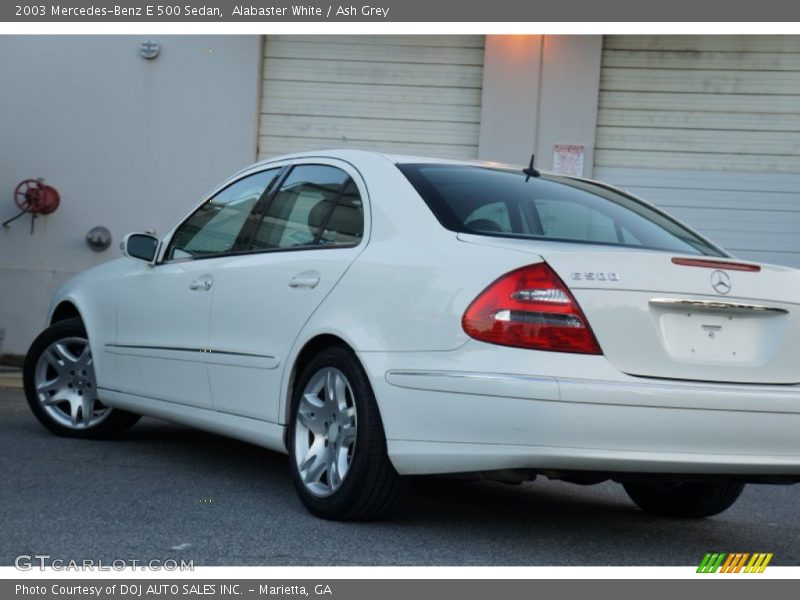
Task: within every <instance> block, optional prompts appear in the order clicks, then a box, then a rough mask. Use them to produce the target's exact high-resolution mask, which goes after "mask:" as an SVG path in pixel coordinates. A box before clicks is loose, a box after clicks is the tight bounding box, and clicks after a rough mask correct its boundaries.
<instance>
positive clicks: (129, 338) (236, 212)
mask: <svg viewBox="0 0 800 600" xmlns="http://www.w3.org/2000/svg"><path fill="white" fill-rule="evenodd" d="M279 171H280V169H270V170H265V171H261V172H258V173H254V174H251V175H248V176H246V177H244V178H242V179H239V180H237V181H235V182H234V183H232V184H231V185H228V186H227V187H225V188H224V189H223V190H221V191H220V192H218V193H217V194H215V195H214V196H213V197H212V198H211V199H209V200H207V201H206V202H204V203H203V204H202V205H201V206H200V207H199V208H198V209H197V210H196V211H194V212H193V213H192V214H191V215H190V216H189V217H187V218H186V219H185V220H184V221H183V223H181V224H180V225H179V226H178V227H177V228H176V229H175V231H174V233H173V235H172V236H171V239H170V242H169V244H168V246H167V249H166V251H165V252H164V253H163V255H162V259H161V262H160V263H159V264H156V265H154V266H153V265H149V264H145V263H142V264H141V266H140V267H139V268H137V269H135V270H133V271H131V272H130V273H128V274H127V276H126V277H124V278H123V281H122V283H121V290H120V295H119V301H118V304H117V338H116V343H115V344H114V353H115V354H116V361H117V369H118V373H119V387H120V391H123V392H127V393H131V394H137V395H141V396H146V397H149V398H156V399H160V400H166V401H169V402H176V403H180V404H188V405H193V406H199V407H203V408H211V407H212V401H211V393H210V389H209V385H208V374H207V369H206V351H207V349H208V318H209V310H210V307H211V299H212V297H213V293H214V283H215V274H216V271H217V270H218V269H219V268H220V266H221V265H223V264H224V262H225V260H227V259H228V257H229V256H230V255H231V253H233V252H235V251H236V250H237V249H238V247H237V241H238V240H239V234H240V232H241V231H242V230H243V229H244V228H245V225H246V223H247V221H248V219H249V218H252V214H251V213H252V211H253V209H254V208H255V206H256V205H257V203H258V201H259V199H260V198H261V197H262V196H264V195H265V192H266V190H267V189H268V187H269V185H270V183H271V182H273V181H274V180H275V179H276V176H277V175H278V173H279Z"/></svg>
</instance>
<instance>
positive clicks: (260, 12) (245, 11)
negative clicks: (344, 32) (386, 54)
mask: <svg viewBox="0 0 800 600" xmlns="http://www.w3.org/2000/svg"><path fill="white" fill-rule="evenodd" d="M231 14H232V16H234V17H289V16H292V17H325V18H329V17H358V16H362V17H382V18H384V19H386V18H388V16H389V7H381V6H372V5H369V4H363V5H361V6H355V5H346V4H331V5H329V6H328V7H320V6H309V5H304V4H293V5H292V6H252V5H246V4H237V5H235V6H234V7H233V11H232V13H231Z"/></svg>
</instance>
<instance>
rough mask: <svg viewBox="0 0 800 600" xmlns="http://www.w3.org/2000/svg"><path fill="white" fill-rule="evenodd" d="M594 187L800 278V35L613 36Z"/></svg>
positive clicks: (608, 44)
mask: <svg viewBox="0 0 800 600" xmlns="http://www.w3.org/2000/svg"><path fill="white" fill-rule="evenodd" d="M603 46H604V47H603V63H602V74H601V83H600V106H599V112H598V127H597V141H596V148H595V177H597V178H598V179H604V180H606V181H609V182H612V183H616V184H618V185H621V186H622V187H625V188H627V189H630V190H631V191H632V192H634V193H637V194H639V195H641V196H643V197H644V198H646V199H649V200H651V201H653V202H655V203H656V204H658V205H660V206H662V207H664V208H665V209H667V210H668V211H670V212H671V213H673V214H675V215H676V216H677V217H679V218H681V219H683V220H684V221H686V222H687V223H689V224H690V225H692V226H694V227H695V228H696V229H698V230H700V231H701V232H703V233H705V234H707V235H708V236H709V237H711V238H712V239H714V240H715V241H717V242H718V243H720V244H721V245H722V246H724V247H725V248H726V249H728V250H729V251H731V252H732V253H733V254H735V255H737V256H741V257H742V258H749V259H752V260H760V261H765V262H774V263H779V264H787V265H792V266H798V267H800V191H799V190H800V36H606V37H605V38H604V45H603Z"/></svg>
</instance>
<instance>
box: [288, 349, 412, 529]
mask: <svg viewBox="0 0 800 600" xmlns="http://www.w3.org/2000/svg"><path fill="white" fill-rule="evenodd" d="M287 441H288V444H287V445H288V449H289V455H290V457H291V460H290V464H291V471H292V478H293V480H294V483H295V487H296V488H297V492H298V494H299V495H300V499H301V500H302V502H303V504H304V505H305V506H306V508H308V509H309V510H310V511H311V512H312V513H313V514H315V515H317V516H318V517H322V518H325V519H334V520H342V521H356V520H370V519H377V518H381V517H384V516H387V515H388V514H389V513H390V512H391V511H392V510H393V509H395V508H396V507H397V505H398V504H399V501H400V498H401V495H402V492H403V489H404V487H405V482H404V481H403V480H402V478H401V477H400V476H399V475H398V474H397V471H395V469H394V467H393V466H392V464H391V462H390V461H389V457H388V455H387V451H386V437H385V435H384V431H383V425H382V423H381V418H380V415H379V414H378V406H377V403H376V402H375V396H374V394H373V392H372V387H371V386H370V384H369V380H368V379H367V376H366V374H365V373H364V370H363V368H362V367H361V365H360V364H359V362H358V360H357V359H356V357H355V356H354V355H353V354H352V352H350V351H349V350H347V349H346V348H343V347H339V346H333V347H330V348H327V349H325V350H323V351H322V352H320V353H319V354H318V355H317V356H315V357H314V358H313V359H312V360H311V361H310V362H309V363H308V364H307V365H306V367H305V368H304V369H303V370H302V373H300V376H299V378H298V380H297V385H296V386H295V389H294V395H293V402H292V411H291V421H290V424H289V435H288V440H287Z"/></svg>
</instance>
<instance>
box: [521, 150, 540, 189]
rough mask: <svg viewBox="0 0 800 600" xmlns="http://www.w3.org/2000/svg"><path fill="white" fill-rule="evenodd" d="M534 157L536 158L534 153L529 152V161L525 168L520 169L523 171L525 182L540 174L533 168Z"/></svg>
mask: <svg viewBox="0 0 800 600" xmlns="http://www.w3.org/2000/svg"><path fill="white" fill-rule="evenodd" d="M534 158H536V155H535V154H531V163H530V164H529V165H528V167H527V168H525V169H522V172H523V173H525V175H526V177H525V183H528V180H529V179H530V178H531V177H539V175H541V173H539V171H537V170H536V169H534V168H533V159H534Z"/></svg>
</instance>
